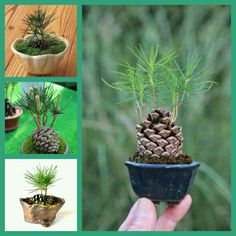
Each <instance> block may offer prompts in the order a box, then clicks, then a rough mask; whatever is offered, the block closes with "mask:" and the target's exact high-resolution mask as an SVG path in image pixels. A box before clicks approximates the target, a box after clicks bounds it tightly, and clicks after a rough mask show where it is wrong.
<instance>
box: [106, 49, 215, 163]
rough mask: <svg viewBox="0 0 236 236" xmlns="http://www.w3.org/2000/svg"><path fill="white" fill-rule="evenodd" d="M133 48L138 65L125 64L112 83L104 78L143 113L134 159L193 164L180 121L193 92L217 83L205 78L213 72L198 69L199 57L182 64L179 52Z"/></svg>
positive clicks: (204, 89) (138, 127)
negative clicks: (188, 153)
mask: <svg viewBox="0 0 236 236" xmlns="http://www.w3.org/2000/svg"><path fill="white" fill-rule="evenodd" d="M130 51H131V53H132V54H133V55H134V57H135V59H136V63H135V64H134V66H132V65H130V64H129V63H126V64H122V67H123V69H124V71H122V72H118V75H119V81H117V82H114V83H112V84H109V83H107V82H106V81H104V80H103V81H104V82H105V83H106V84H107V85H108V86H110V87H112V88H114V89H116V90H118V91H119V92H121V94H122V96H123V97H124V100H123V101H130V102H132V103H133V104H134V106H135V108H136V112H137V113H138V114H139V116H140V119H141V122H139V123H138V124H137V125H136V131H137V152H136V153H135V155H133V156H132V157H130V161H134V162H141V163H151V164H154V163H162V164H177V163H186V164H187V163H191V162H192V160H191V157H190V156H188V155H185V154H184V153H183V144H184V143H183V142H184V137H183V131H182V127H181V126H179V125H178V124H177V123H176V119H177V116H178V111H179V108H180V107H181V106H182V104H183V103H184V102H185V101H186V99H187V98H188V97H189V96H190V95H191V94H193V93H196V92H206V91H209V90H210V89H211V87H212V86H213V84H215V82H213V81H206V80H204V78H205V77H206V75H207V74H208V73H209V72H208V71H206V70H205V69H201V70H197V67H198V65H199V63H200V59H199V58H197V57H193V56H190V57H189V58H188V61H187V64H186V65H185V66H183V67H181V66H179V64H178V62H177V54H176V52H175V51H170V52H168V53H167V54H165V55H164V56H162V57H161V58H159V56H158V47H154V46H152V47H151V49H150V53H149V55H146V53H145V52H144V50H143V48H142V46H140V47H138V48H135V49H130ZM161 107H164V108H161ZM147 111H149V113H148V112H147Z"/></svg>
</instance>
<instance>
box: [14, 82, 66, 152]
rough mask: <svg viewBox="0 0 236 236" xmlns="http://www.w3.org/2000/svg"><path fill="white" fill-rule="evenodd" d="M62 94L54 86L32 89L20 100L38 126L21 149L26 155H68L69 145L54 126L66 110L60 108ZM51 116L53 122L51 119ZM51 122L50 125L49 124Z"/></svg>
mask: <svg viewBox="0 0 236 236" xmlns="http://www.w3.org/2000/svg"><path fill="white" fill-rule="evenodd" d="M60 99H61V93H60V92H57V91H56V90H54V89H53V85H52V84H51V85H44V86H43V87H32V88H30V89H29V91H23V92H22V93H21V95H20V96H19V98H18V102H17V103H18V105H19V106H20V107H22V108H23V109H25V110H28V111H29V112H30V114H31V116H32V118H33V120H34V123H35V124H36V129H35V130H34V132H33V133H32V135H31V136H30V137H28V138H26V140H25V142H24V143H23V145H22V147H21V152H22V153H25V154H32V153H36V154H37V153H42V154H66V153H68V145H67V143H66V141H65V140H64V139H63V138H62V137H60V136H59V134H58V133H57V132H56V130H54V129H53V125H54V123H55V121H56V119H57V117H58V115H61V114H63V110H64V109H65V107H64V108H60ZM50 116H51V121H50V120H49V117H50ZM49 121H50V123H49Z"/></svg>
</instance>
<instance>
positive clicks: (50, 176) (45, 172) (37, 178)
mask: <svg viewBox="0 0 236 236" xmlns="http://www.w3.org/2000/svg"><path fill="white" fill-rule="evenodd" d="M56 175H57V166H53V165H51V166H50V167H46V166H41V165H38V166H36V170H35V172H34V173H32V172H29V171H27V172H26V173H25V175H24V177H25V180H26V182H27V183H29V184H31V185H32V186H33V190H31V192H35V191H39V190H40V191H41V194H42V193H43V191H44V194H45V195H46V194H47V190H48V188H49V186H52V185H53V184H54V183H55V182H56V181H58V179H56Z"/></svg>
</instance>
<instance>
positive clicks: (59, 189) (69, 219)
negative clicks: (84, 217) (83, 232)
mask: <svg viewBox="0 0 236 236" xmlns="http://www.w3.org/2000/svg"><path fill="white" fill-rule="evenodd" d="M68 170H69V171H68ZM77 184H78V183H77V160H75V159H74V160H72V159H71V160H68V159H43V160H42V159H31V160H30V159H8V160H5V231H41V232H46V231H77V214H78V213H77V188H78V187H77Z"/></svg>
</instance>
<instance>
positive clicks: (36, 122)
mask: <svg viewBox="0 0 236 236" xmlns="http://www.w3.org/2000/svg"><path fill="white" fill-rule="evenodd" d="M30 113H31V115H32V117H33V119H34V122H35V124H36V125H37V127H38V129H40V127H41V126H40V123H39V122H38V119H36V118H35V116H34V113H33V112H32V111H31V110H30Z"/></svg>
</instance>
